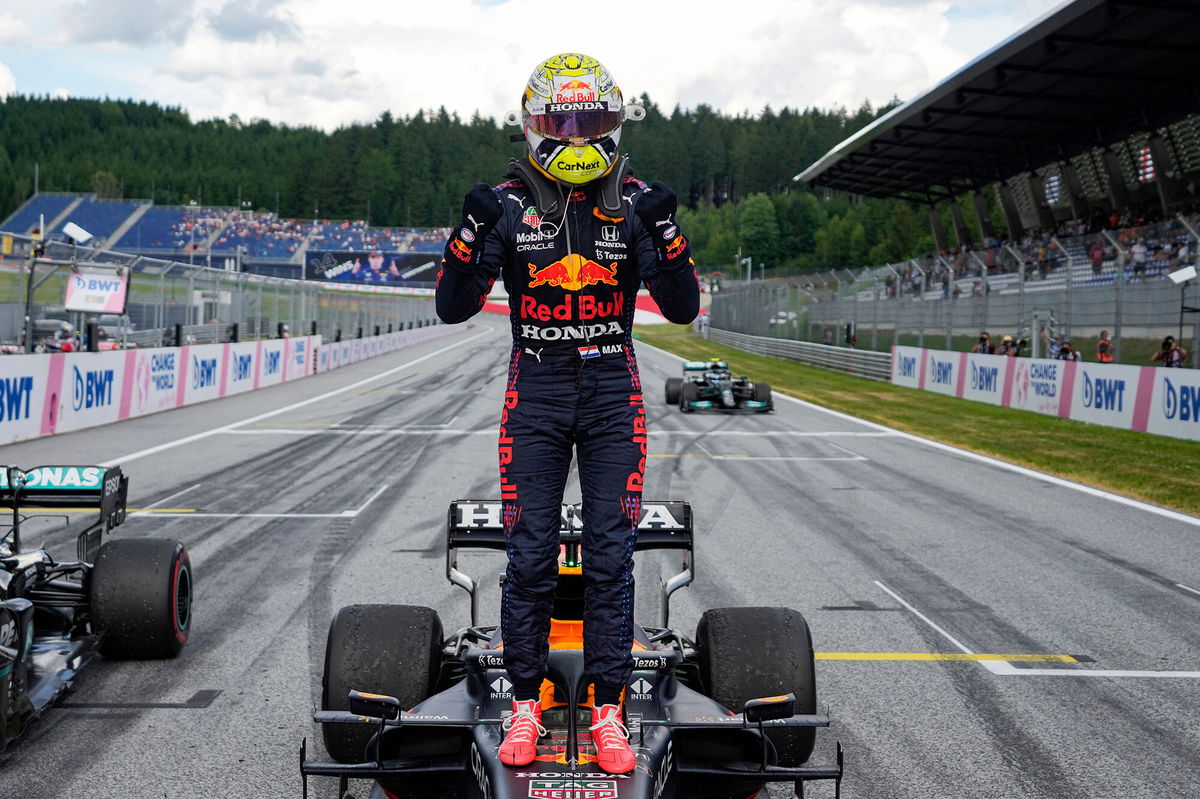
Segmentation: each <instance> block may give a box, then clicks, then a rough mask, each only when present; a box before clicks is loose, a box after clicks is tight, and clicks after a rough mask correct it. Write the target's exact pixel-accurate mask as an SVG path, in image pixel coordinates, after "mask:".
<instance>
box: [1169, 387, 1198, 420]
mask: <svg viewBox="0 0 1200 799" xmlns="http://www.w3.org/2000/svg"><path fill="white" fill-rule="evenodd" d="M1163 415H1164V416H1166V417H1167V418H1168V419H1175V418H1178V419H1179V421H1181V422H1196V421H1200V386H1180V387H1179V388H1175V384H1174V383H1172V382H1171V381H1170V380H1168V379H1167V378H1165V377H1164V378H1163Z"/></svg>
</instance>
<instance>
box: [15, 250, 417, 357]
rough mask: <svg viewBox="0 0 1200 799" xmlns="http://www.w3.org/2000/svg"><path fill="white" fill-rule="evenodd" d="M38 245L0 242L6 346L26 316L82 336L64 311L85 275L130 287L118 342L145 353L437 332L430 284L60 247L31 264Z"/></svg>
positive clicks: (19, 336) (75, 319)
mask: <svg viewBox="0 0 1200 799" xmlns="http://www.w3.org/2000/svg"><path fill="white" fill-rule="evenodd" d="M35 244H38V242H37V241H36V240H35V239H32V238H30V237H27V236H20V235H16V234H10V233H0V343H6V344H16V343H18V342H21V341H23V335H24V326H25V315H26V309H27V307H28V312H29V314H30V316H31V318H32V319H39V318H63V319H65V320H68V321H69V322H70V323H72V324H73V325H74V326H75V327H76V328H82V326H83V323H84V321H85V320H84V316H83V314H80V313H78V312H67V311H65V309H64V292H65V285H66V282H67V280H68V278H69V276H70V275H71V274H73V273H76V272H79V270H85V271H88V272H100V273H105V274H109V275H114V274H120V275H126V276H128V277H129V288H128V294H127V302H126V314H125V315H126V316H127V321H126V322H123V323H122V325H121V327H122V328H123V329H122V330H121V331H120V334H119V336H117V337H119V338H120V339H122V341H121V342H120V343H121V344H133V345H137V346H139V347H157V346H162V345H174V344H179V343H195V344H202V343H212V342H225V341H231V340H235V339H237V340H253V339H268V338H277V337H279V336H280V335H281V334H282V333H284V332H287V333H289V334H290V335H292V336H298V335H319V336H321V337H322V338H323V339H324V340H325V341H326V342H331V341H338V340H341V339H343V338H346V339H352V338H366V337H370V336H375V335H382V334H386V333H389V332H393V331H400V330H411V329H414V328H420V327H426V326H429V325H434V324H437V316H436V313H435V311H434V304H433V286H432V284H410V285H408V286H406V287H403V288H400V287H391V286H368V285H351V284H342V283H331V282H322V281H307V280H291V279H285V278H276V277H269V276H264V275H256V274H250V273H247V272H236V271H227V270H222V269H211V268H207V267H203V266H193V265H190V264H185V263H180V262H178V261H166V260H159V259H155V258H146V257H142V256H134V255H129V254H127V253H119V252H112V251H107V250H97V249H93V248H91V247H86V246H74V245H72V244H70V243H67V242H60V241H47V242H45V243H44V244H43V246H44V248H45V249H44V253H42V254H41V255H38V256H37V257H36V258H35V257H34V246H35ZM31 266H32V276H31V271H30V270H31ZM31 280H32V293H30V281H31ZM177 325H178V326H180V327H181V328H182V340H181V341H178V342H177V341H175V340H174V338H175V331H176V326H177ZM285 326H286V328H287V330H286V331H285V330H284V327H285ZM80 332H82V330H80ZM34 343H37V342H36V341H35V342H34Z"/></svg>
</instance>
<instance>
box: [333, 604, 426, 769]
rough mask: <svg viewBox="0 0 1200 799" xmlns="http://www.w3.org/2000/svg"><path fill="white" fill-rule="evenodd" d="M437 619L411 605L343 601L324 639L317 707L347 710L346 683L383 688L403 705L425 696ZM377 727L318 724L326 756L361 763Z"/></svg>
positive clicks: (352, 686)
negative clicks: (323, 669) (319, 696)
mask: <svg viewBox="0 0 1200 799" xmlns="http://www.w3.org/2000/svg"><path fill="white" fill-rule="evenodd" d="M441 647H442V621H441V619H440V618H439V617H438V614H437V611H435V610H433V609H431V608H426V607H419V606H415V605H348V606H347V607H344V608H342V609H341V610H339V611H338V612H337V614H336V615H335V616H334V617H333V621H332V622H331V623H330V625H329V637H328V638H327V639H326V642H325V671H324V676H323V677H322V680H321V709H322V710H348V709H349V708H350V700H349V695H350V691H351V689H354V690H358V691H367V692H370V693H375V694H386V695H387V696H394V697H396V698H397V699H399V700H400V706H401V707H402V708H403V709H405V710H408V709H410V708H412V707H413V706H414V705H416V704H418V703H420V702H422V701H424V700H425V699H427V698H429V696H430V694H431V693H432V691H433V688H434V685H435V683H436V681H437V675H438V667H439V665H440V654H441ZM375 732H376V729H375V728H374V727H371V726H367V725H361V726H360V725H357V724H323V725H321V734H322V736H323V737H324V739H325V748H326V749H327V750H328V751H329V755H330V757H332V758H333V759H334V760H337V761H338V762H340V763H361V762H363V760H364V759H365V751H366V747H367V743H368V741H370V740H371V736H372V735H374V734H375Z"/></svg>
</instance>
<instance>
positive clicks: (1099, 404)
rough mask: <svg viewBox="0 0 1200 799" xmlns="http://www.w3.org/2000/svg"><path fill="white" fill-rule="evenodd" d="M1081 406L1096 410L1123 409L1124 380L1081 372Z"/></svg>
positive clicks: (1118, 410) (1119, 410)
mask: <svg viewBox="0 0 1200 799" xmlns="http://www.w3.org/2000/svg"><path fill="white" fill-rule="evenodd" d="M1083 407H1085V408H1095V409H1096V410H1098V411H1117V412H1118V413H1119V412H1121V411H1123V410H1125V381H1124V380H1115V379H1113V378H1111V377H1097V378H1095V379H1092V376H1091V375H1090V374H1088V373H1087V372H1084V373H1083Z"/></svg>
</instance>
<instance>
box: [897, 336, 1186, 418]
mask: <svg viewBox="0 0 1200 799" xmlns="http://www.w3.org/2000/svg"><path fill="white" fill-rule="evenodd" d="M892 383H893V384H895V385H898V386H906V387H908V388H917V389H923V390H925V391H934V392H937V393H939V394H945V395H947V396H952V397H959V398H962V399H970V400H974V401H976V402H986V403H989V404H992V405H1001V406H1003V407H1006V408H1019V409H1021V410H1026V411H1033V412H1034V413H1044V414H1047V415H1050V416H1060V417H1062V418H1064V419H1076V420H1079V421H1083V422H1091V423H1093V424H1101V425H1106V426H1108V427H1120V428H1124V429H1127V430H1143V431H1148V432H1151V433H1158V434H1159V435H1164V436H1171V437H1174V438H1190V439H1193V440H1198V441H1200V371H1196V370H1192V369H1166V368H1163V367H1156V366H1121V365H1118V364H1109V363H1085V362H1082V361H1052V360H1046V359H1043V358H1038V359H1034V358H1009V357H1006V356H1003V355H976V354H973V353H962V352H946V351H943V350H925V349H921V348H919V347H900V346H896V347H893V348H892Z"/></svg>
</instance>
